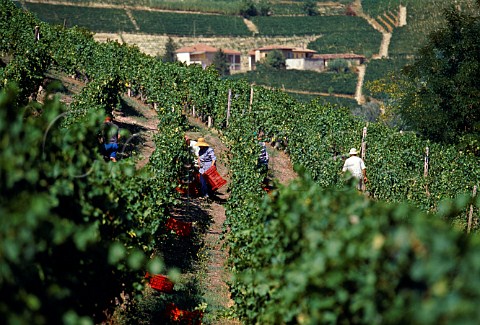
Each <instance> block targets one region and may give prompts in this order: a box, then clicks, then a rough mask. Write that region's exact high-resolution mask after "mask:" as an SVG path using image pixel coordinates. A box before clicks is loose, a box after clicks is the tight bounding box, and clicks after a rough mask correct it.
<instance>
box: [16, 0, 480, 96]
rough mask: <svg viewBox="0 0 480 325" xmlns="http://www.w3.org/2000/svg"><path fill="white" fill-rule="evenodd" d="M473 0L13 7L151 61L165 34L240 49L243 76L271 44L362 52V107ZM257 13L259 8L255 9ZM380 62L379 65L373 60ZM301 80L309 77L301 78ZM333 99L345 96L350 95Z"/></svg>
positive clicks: (42, 1) (37, 2) (47, 2)
mask: <svg viewBox="0 0 480 325" xmlns="http://www.w3.org/2000/svg"><path fill="white" fill-rule="evenodd" d="M473 1H474V0H461V1H453V0H452V1H443V2H442V3H439V2H438V1H435V0H422V1H409V0H382V1H373V0H355V1H345V0H344V1H328V2H317V3H316V10H317V13H318V15H316V16H308V15H307V14H306V12H305V10H304V9H303V5H304V1H279V0H278V1H276V0H272V1H270V2H269V3H270V7H269V11H268V12H269V14H270V15H269V16H260V15H258V16H253V17H249V18H248V19H243V18H242V17H241V16H239V14H238V13H239V10H240V8H241V4H242V1H239V0H238V1H229V2H227V1H213V0H198V1H197V0H189V1H182V2H170V1H145V0H144V1H121V0H104V1H96V2H92V1H82V0H68V1H56V0H31V1H18V2H17V4H18V5H19V6H20V5H21V6H22V7H24V8H25V9H28V10H30V11H32V12H34V13H35V14H36V15H38V16H39V18H41V19H43V20H45V21H47V22H49V23H54V24H60V25H64V26H67V27H70V26H73V25H79V26H83V27H86V28H88V29H90V30H92V31H93V32H94V33H95V36H94V37H95V39H96V40H98V41H106V40H115V41H118V42H120V43H127V44H135V45H137V46H138V47H139V49H140V50H141V51H143V52H145V53H147V54H149V55H152V56H162V55H163V54H164V53H165V44H166V42H167V40H168V38H169V37H171V38H172V39H173V41H174V43H175V44H176V46H177V48H180V47H184V46H192V45H194V44H198V43H204V44H208V45H211V46H214V47H216V48H222V49H232V50H236V51H240V52H241V67H242V72H245V71H247V70H248V53H249V51H251V50H252V49H255V48H260V47H264V46H269V45H287V46H293V47H299V48H309V49H312V50H315V51H317V53H356V54H360V55H364V56H365V57H366V58H367V59H368V60H367V62H366V65H365V68H364V70H365V78H364V79H363V78H360V76H359V78H358V79H359V80H358V89H357V90H356V94H357V96H356V98H357V100H358V103H359V104H361V103H363V102H364V100H365V94H367V95H368V89H366V88H365V85H364V80H366V81H374V80H377V79H379V78H382V77H384V76H386V75H387V74H388V73H389V72H391V71H398V70H399V69H400V68H401V66H403V65H404V64H406V63H408V62H409V60H411V59H412V58H413V57H414V56H415V53H416V51H417V50H418V49H419V47H420V46H421V44H423V42H424V40H425V37H426V35H427V34H428V32H430V31H431V30H433V29H434V28H436V27H437V26H439V24H440V23H441V21H442V19H443V18H442V12H443V8H445V6H447V5H449V3H454V2H455V3H456V4H457V5H461V6H463V7H465V8H466V10H469V8H470V4H471V3H472V2H473ZM258 9H259V10H261V8H260V5H258ZM382 58H383V59H384V60H382V62H381V63H376V62H374V61H373V60H376V59H382ZM251 77H252V76H251V75H250V76H249V81H250V82H256V83H257V84H265V83H263V82H262V81H261V79H265V76H262V77H260V79H259V80H251ZM277 77H278V76H277ZM282 78H283V77H282ZM288 78H289V77H287V79H288ZM306 78H309V75H308V74H305V76H304V77H303V79H306ZM277 83H278V84H282V85H285V84H289V81H288V80H283V79H279V80H277ZM266 85H269V86H271V84H266ZM284 88H285V87H284ZM333 88H339V87H338V86H335V87H333ZM340 88H344V89H348V88H349V86H348V85H347V84H345V85H344V86H342V87H340ZM286 90H292V91H297V93H298V91H300V92H308V93H310V94H311V95H309V96H308V95H307V97H303V99H306V100H309V99H311V98H314V97H315V96H317V95H315V93H325V90H324V89H321V88H318V89H311V87H307V88H305V87H303V84H302V83H299V84H298V85H297V87H295V88H289V87H287V88H286ZM335 92H336V91H335ZM338 94H339V95H342V96H343V95H349V92H347V93H344V92H339V93H338Z"/></svg>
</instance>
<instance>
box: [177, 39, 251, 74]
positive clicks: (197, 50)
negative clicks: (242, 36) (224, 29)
mask: <svg viewBox="0 0 480 325" xmlns="http://www.w3.org/2000/svg"><path fill="white" fill-rule="evenodd" d="M221 50H222V51H223V52H224V53H225V54H226V55H227V60H228V63H229V64H230V71H235V70H240V55H241V53H240V52H239V51H235V50H229V49H221ZM218 51H220V49H217V48H215V47H212V46H209V45H205V44H196V45H193V46H186V47H182V48H179V49H178V50H176V51H175V54H176V57H177V60H178V61H180V62H184V63H186V64H187V65H190V64H200V65H201V66H202V67H203V68H206V67H207V66H209V65H211V64H212V63H213V58H214V57H215V54H216V53H217V52H218Z"/></svg>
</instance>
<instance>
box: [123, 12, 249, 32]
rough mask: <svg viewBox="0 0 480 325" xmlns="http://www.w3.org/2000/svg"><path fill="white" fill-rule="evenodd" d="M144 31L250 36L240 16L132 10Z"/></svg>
mask: <svg viewBox="0 0 480 325" xmlns="http://www.w3.org/2000/svg"><path fill="white" fill-rule="evenodd" d="M132 14H133V16H134V17H135V20H136V21H137V24H138V26H139V27H140V30H141V32H142V33H146V34H168V35H178V36H250V35H251V34H252V33H251V32H250V31H249V30H248V28H247V27H246V26H245V24H244V22H243V20H242V19H241V18H240V17H231V16H222V15H205V14H203V15H202V14H183V13H169V12H155V11H139V10H132Z"/></svg>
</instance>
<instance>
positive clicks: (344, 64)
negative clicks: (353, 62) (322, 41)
mask: <svg viewBox="0 0 480 325" xmlns="http://www.w3.org/2000/svg"><path fill="white" fill-rule="evenodd" d="M328 68H329V69H330V70H332V71H335V72H337V73H340V72H348V71H349V69H350V65H349V64H348V61H347V60H345V59H335V60H332V62H330V63H329V64H328Z"/></svg>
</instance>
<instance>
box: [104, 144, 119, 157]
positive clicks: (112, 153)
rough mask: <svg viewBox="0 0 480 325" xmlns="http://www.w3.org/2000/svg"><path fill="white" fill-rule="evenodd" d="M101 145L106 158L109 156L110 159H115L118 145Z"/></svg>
mask: <svg viewBox="0 0 480 325" xmlns="http://www.w3.org/2000/svg"><path fill="white" fill-rule="evenodd" d="M103 145H104V147H105V151H106V154H107V156H109V157H110V158H115V159H117V150H118V144H117V143H104V144H103Z"/></svg>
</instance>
